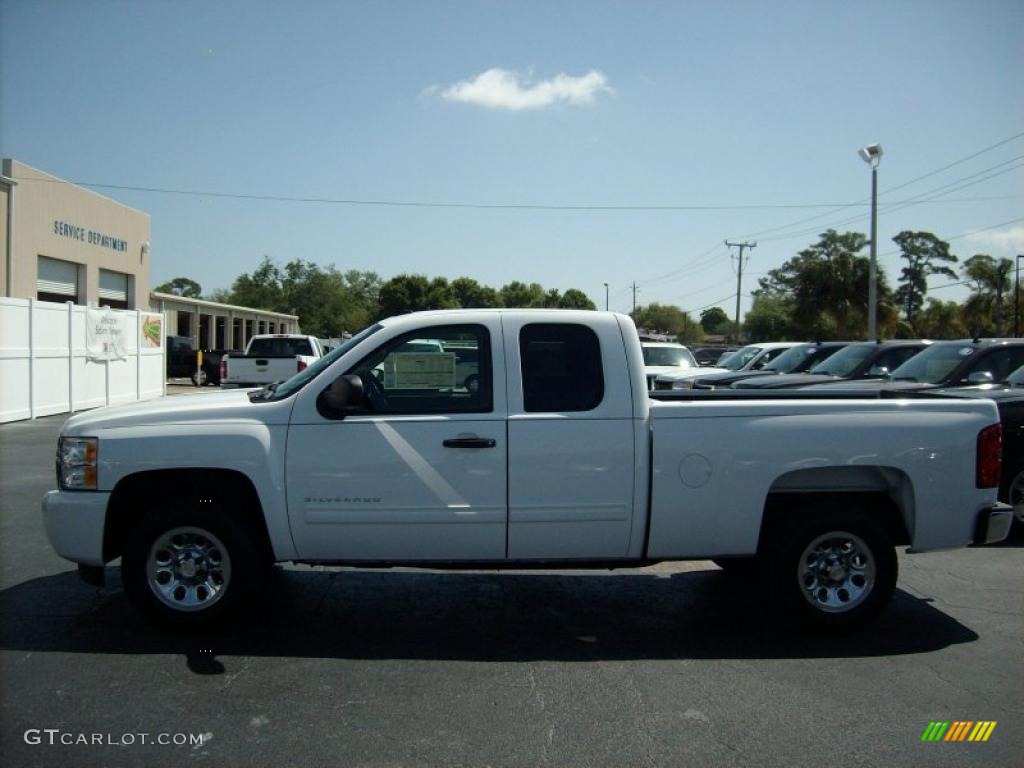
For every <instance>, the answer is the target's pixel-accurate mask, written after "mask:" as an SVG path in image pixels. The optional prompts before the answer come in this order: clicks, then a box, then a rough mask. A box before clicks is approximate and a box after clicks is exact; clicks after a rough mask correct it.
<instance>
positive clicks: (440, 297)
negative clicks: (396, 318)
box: [377, 275, 459, 318]
mask: <svg viewBox="0 0 1024 768" xmlns="http://www.w3.org/2000/svg"><path fill="white" fill-rule="evenodd" d="M377 303H378V308H377V317H378V318H385V317H391V316H392V315H401V314H405V313H406V312H419V311H422V310H425V309H456V308H458V306H459V300H458V297H457V296H456V295H455V291H454V290H453V289H452V286H451V284H450V283H449V282H448V280H447V279H446V278H443V277H435V278H433V279H429V278H427V276H426V275H398V276H397V277H393V278H391V279H390V280H388V281H387V282H385V283H384V284H383V285H381V287H380V292H379V294H378V300H377Z"/></svg>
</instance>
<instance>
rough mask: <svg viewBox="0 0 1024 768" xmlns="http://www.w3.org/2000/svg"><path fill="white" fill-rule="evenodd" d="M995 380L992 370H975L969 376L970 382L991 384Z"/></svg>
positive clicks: (968, 381)
mask: <svg viewBox="0 0 1024 768" xmlns="http://www.w3.org/2000/svg"><path fill="white" fill-rule="evenodd" d="M995 380H996V378H995V376H993V375H992V373H991V372H990V371H975V372H974V373H972V374H971V375H970V376H968V377H967V383H968V384H991V383H992V382H993V381H995Z"/></svg>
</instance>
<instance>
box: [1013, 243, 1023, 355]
mask: <svg viewBox="0 0 1024 768" xmlns="http://www.w3.org/2000/svg"><path fill="white" fill-rule="evenodd" d="M1021 259H1024V253H1018V254H1017V270H1016V271H1017V275H1016V277H1014V279H1013V335H1014V337H1018V336H1020V260H1021Z"/></svg>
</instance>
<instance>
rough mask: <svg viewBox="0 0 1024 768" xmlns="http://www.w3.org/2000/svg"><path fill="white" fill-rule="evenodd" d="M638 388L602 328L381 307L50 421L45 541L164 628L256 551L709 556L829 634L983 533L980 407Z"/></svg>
mask: <svg viewBox="0 0 1024 768" xmlns="http://www.w3.org/2000/svg"><path fill="white" fill-rule="evenodd" d="M422 339H429V340H431V344H430V345H427V346H426V347H425V348H423V349H420V348H419V347H417V346H415V345H414V346H413V348H412V351H408V350H409V349H410V347H409V346H408V345H409V343H410V341H416V340H422ZM434 341H436V342H437V343H436V344H434V343H433V342H434ZM396 355H400V356H404V357H402V358H401V359H396V357H395V356H396ZM470 367H472V368H473V372H472V373H468V370H469V368H470ZM381 370H384V371H392V372H394V375H390V376H381V375H380V371H381ZM473 376H475V378H474V379H472V380H471V377H473ZM646 390H647V387H646V381H645V379H644V361H643V357H642V355H641V351H640V342H639V339H638V337H637V333H636V329H635V328H634V326H633V323H632V321H631V320H630V319H629V318H628V317H626V316H624V315H617V314H610V313H603V312H584V311H564V310H563V311H559V310H454V311H438V312H424V313H416V314H409V315H403V316H400V317H393V318H390V319H387V320H384V321H382V322H380V323H378V324H376V325H373V326H372V327H370V328H367V329H366V330H364V331H362V332H361V333H359V334H358V335H357V336H355V337H353V338H352V339H350V340H349V341H347V342H345V343H344V344H343V345H342V346H340V347H338V348H337V349H334V350H332V351H331V352H330V353H329V354H328V355H327V356H326V357H324V358H322V359H320V360H318V361H317V362H315V363H314V364H313V365H311V366H310V367H309V368H307V369H306V370H304V371H302V372H300V373H298V374H297V375H295V376H293V377H292V378H290V379H288V380H287V381H285V382H283V383H281V384H278V385H276V386H271V387H266V388H264V389H262V390H258V391H247V392H239V391H235V392H220V393H216V394H212V395H208V396H204V397H170V398H165V399H162V400H157V401H150V402H142V403H137V404H130V405H123V406H117V407H111V408H101V409H99V410H95V411H91V412H88V413H83V414H79V415H76V416H73V417H72V418H70V419H69V420H68V421H67V423H66V424H65V426H64V429H63V431H62V434H61V437H60V442H59V447H58V449H57V477H58V481H59V485H60V490H55V491H51V492H50V493H48V494H47V495H46V497H45V498H44V500H43V514H44V518H45V523H46V530H47V534H48V536H49V539H50V542H51V543H52V545H53V546H54V548H55V549H56V550H57V552H58V553H59V554H60V555H62V556H63V557H65V558H67V559H69V560H72V561H74V562H77V563H79V564H81V565H80V570H81V572H82V575H83V577H85V578H86V579H87V580H89V581H91V583H102V578H103V568H102V566H104V564H106V563H108V562H110V561H112V560H114V559H115V558H117V557H121V578H122V582H123V584H124V587H125V590H126V591H127V593H128V595H129V597H130V598H131V600H132V601H133V602H134V603H135V605H136V606H137V607H139V608H140V609H142V610H143V611H145V612H146V613H147V614H149V615H150V616H151V617H154V618H156V619H158V620H162V621H163V622H166V623H172V624H178V625H201V624H204V623H206V622H209V621H215V620H220V619H223V618H224V617H225V616H227V615H230V614H232V613H234V612H235V611H237V610H238V609H239V608H241V607H244V606H246V605H249V604H251V602H252V601H253V600H254V598H256V599H258V598H259V597H261V596H262V594H263V593H262V592H261V583H262V581H263V579H264V578H265V576H266V574H267V572H268V571H269V567H270V565H271V564H272V563H273V562H281V561H293V562H301V563H319V564H344V565H350V566H351V565H355V566H358V565H366V566H382V565H391V566H397V565H404V566H410V565H412V566H423V567H446V566H449V567H460V566H461V567H467V566H471V567H474V568H522V567H531V566H534V567H536V566H543V567H548V568H558V567H571V568H584V567H600V568H614V567H631V566H639V565H646V564H650V563H654V562H658V561H665V560H687V559H706V558H713V559H715V561H716V562H718V563H720V564H722V565H723V567H725V568H726V569H727V570H729V569H735V570H737V571H738V572H743V571H745V570H747V569H750V568H756V571H755V572H754V574H753V575H752V576H751V578H755V579H756V580H757V582H758V587H757V590H758V595H759V596H763V597H774V598H775V599H776V600H777V605H779V606H781V607H783V608H785V609H787V610H788V611H791V612H792V615H794V616H796V617H798V618H802V619H804V620H808V621H810V622H812V623H815V624H818V625H821V626H825V627H828V628H834V629H848V628H851V627H854V626H857V625H860V624H862V623H863V622H865V621H866V620H867V619H869V618H871V617H872V616H874V615H875V614H876V613H877V612H878V611H879V610H881V609H882V607H883V606H884V605H885V604H886V603H887V601H888V600H889V598H890V596H891V594H892V592H893V590H894V587H895V583H896V576H897V573H896V571H897V559H896V553H895V548H896V546H900V545H909V546H910V547H911V551H913V552H921V551H926V550H935V549H943V548H951V547H963V546H968V545H972V544H984V543H989V542H993V541H998V540H1001V539H1003V538H1004V537H1005V536H1006V534H1007V532H1008V530H1009V526H1010V522H1011V510H1010V508H1009V507H1007V506H1005V505H1001V504H998V503H997V501H996V489H997V487H998V485H999V472H1000V465H999V461H1000V434H1001V433H1000V427H999V417H998V414H997V412H996V407H995V405H994V404H993V403H992V402H990V401H988V400H978V399H975V400H963V401H957V400H951V399H948V398H942V399H938V398H937V399H935V400H886V399H877V398H862V397H859V396H845V397H842V396H840V397H834V396H831V395H828V394H825V395H824V396H823V395H818V396H813V395H807V394H805V393H800V392H781V393H768V394H756V395H753V396H751V395H747V394H745V393H742V392H736V391H728V392H723V393H720V392H717V391H709V392H701V393H693V392H684V393H663V394H662V396H663V397H666V398H668V400H667V401H659V400H655V399H652V398H651V397H649V396H648V394H647V391H646Z"/></svg>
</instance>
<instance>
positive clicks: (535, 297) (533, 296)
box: [499, 280, 548, 308]
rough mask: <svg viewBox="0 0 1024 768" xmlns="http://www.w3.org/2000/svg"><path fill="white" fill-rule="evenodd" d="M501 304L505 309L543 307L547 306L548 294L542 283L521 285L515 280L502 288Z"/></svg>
mask: <svg viewBox="0 0 1024 768" xmlns="http://www.w3.org/2000/svg"><path fill="white" fill-rule="evenodd" d="M499 293H501V303H502V306H505V307H520V308H526V307H543V306H546V301H547V298H548V297H547V294H545V292H544V286H542V285H541V284H540V283H530V284H529V285H527V284H526V283H521V282H519V281H518V280H514V281H512V282H511V283H509V284H508V285H503V286H502V287H501V291H499Z"/></svg>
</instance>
